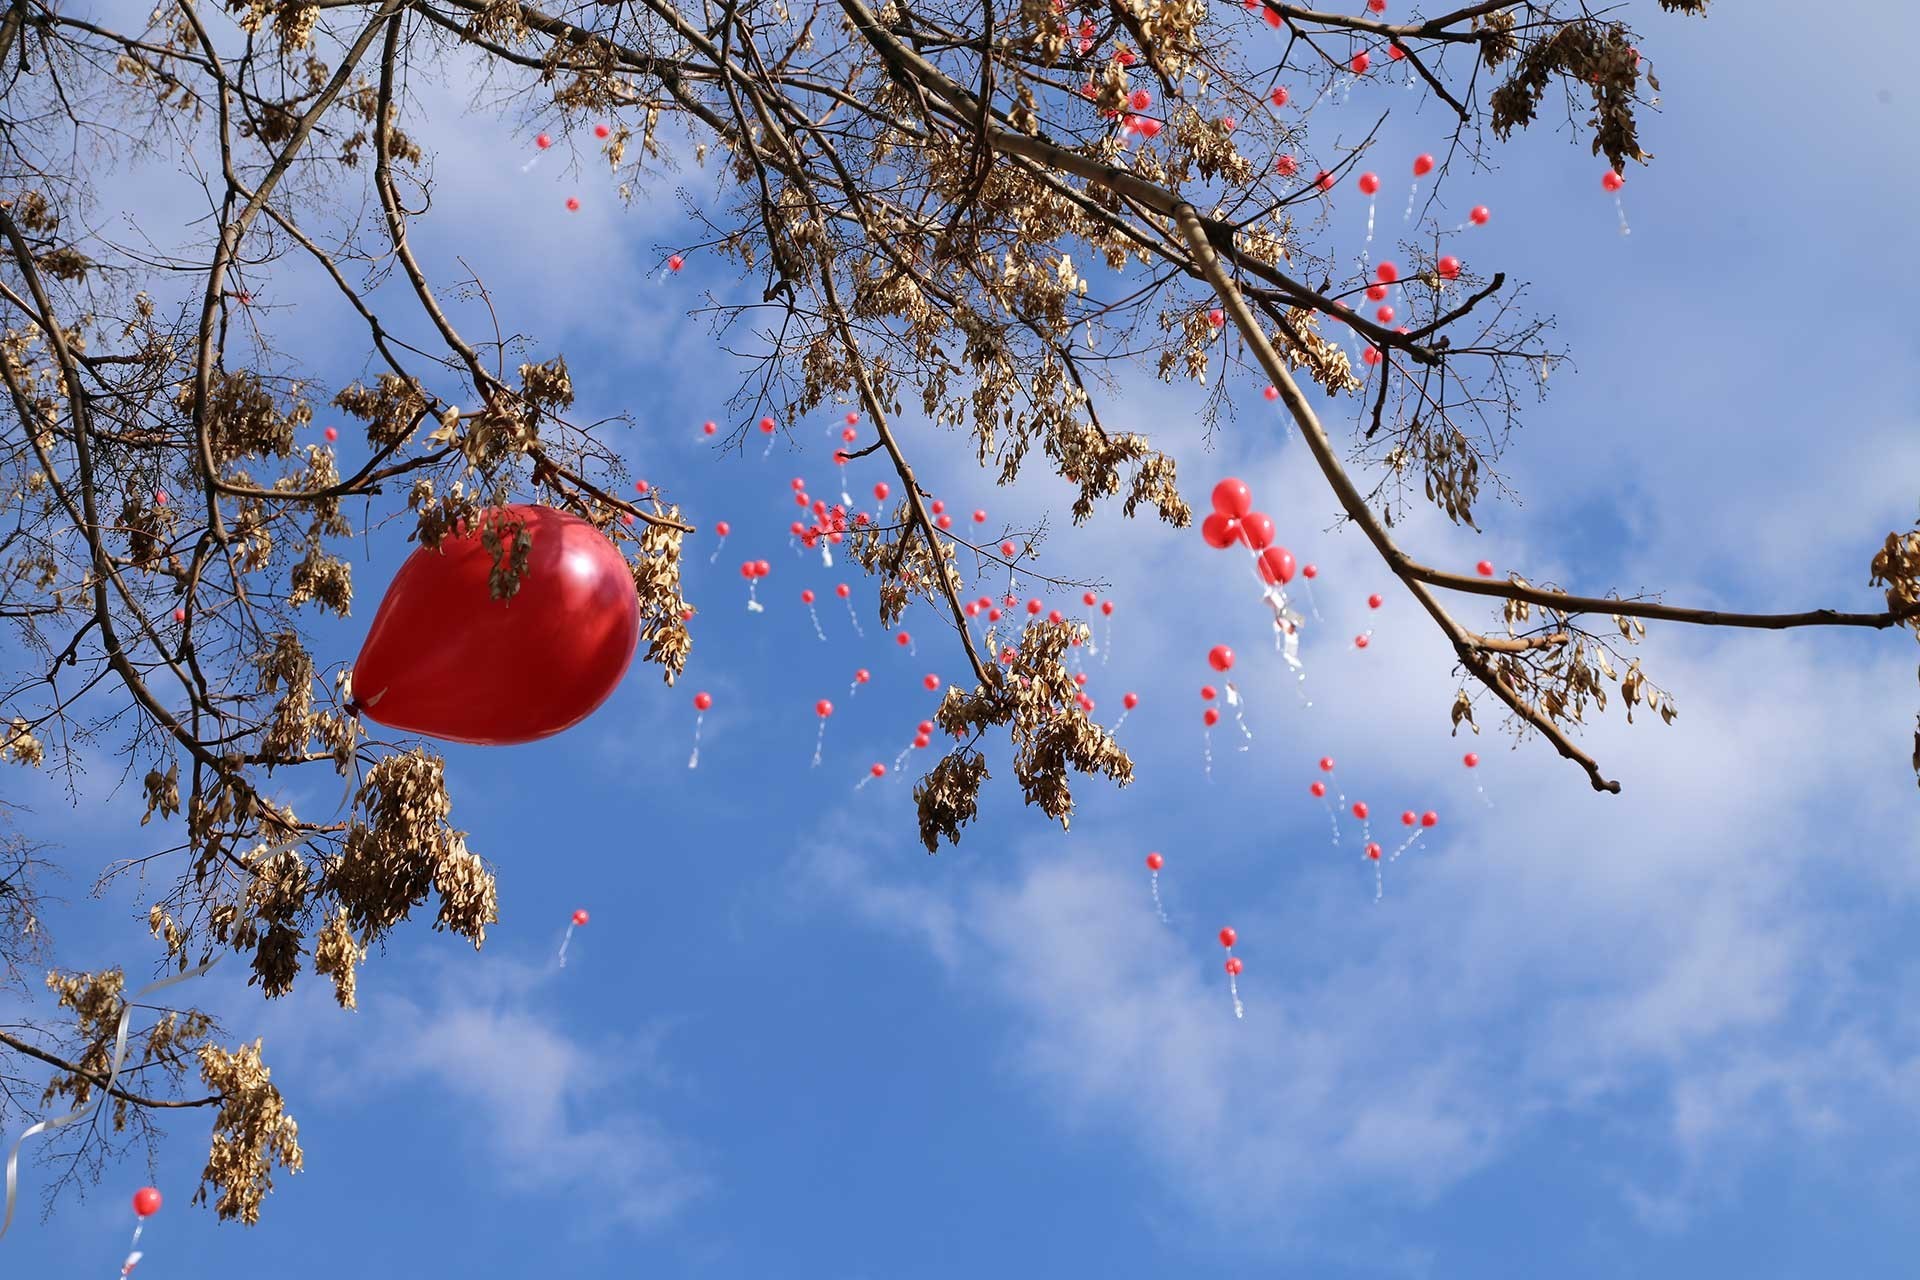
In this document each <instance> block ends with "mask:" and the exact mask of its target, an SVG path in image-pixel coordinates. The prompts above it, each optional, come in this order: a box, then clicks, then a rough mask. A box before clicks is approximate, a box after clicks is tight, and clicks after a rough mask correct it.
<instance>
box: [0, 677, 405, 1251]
mask: <svg viewBox="0 0 1920 1280" xmlns="http://www.w3.org/2000/svg"><path fill="white" fill-rule="evenodd" d="M385 693H386V690H385V689H382V690H381V691H380V692H379V693H378V694H375V695H374V701H376V702H377V701H379V699H380V698H381V697H382V696H384V695H385ZM357 781H358V779H357V778H356V777H355V776H354V775H353V774H351V773H349V774H348V775H347V790H346V794H345V795H343V796H341V797H340V803H339V805H338V806H336V807H335V809H334V813H335V814H336V815H337V814H339V812H340V810H341V809H344V808H346V807H347V805H348V804H349V803H350V802H351V801H352V800H353V792H354V784H355V783H356V782H357ZM310 839H312V837H311V836H295V837H293V838H292V839H290V840H282V841H281V842H280V843H279V844H276V845H273V846H271V847H269V848H268V849H267V851H266V853H265V855H263V856H264V857H267V858H271V857H273V856H275V855H276V854H280V853H283V852H285V851H286V850H288V849H291V848H293V847H294V846H295V845H302V844H306V843H307V842H308V841H309V840H310ZM221 959H222V957H220V956H215V957H214V958H213V959H211V960H208V961H207V962H206V963H204V964H202V965H199V966H198V967H196V968H193V969H188V970H187V971H186V972H184V973H176V974H174V975H172V976H171V977H166V978H162V979H160V980H159V981H158V982H150V983H148V984H147V985H146V986H144V987H142V988H140V989H139V990H138V991H136V992H134V993H133V995H132V996H131V997H129V998H127V999H126V1000H124V1001H123V1002H122V1003H121V1005H120V1021H119V1023H118V1025H117V1026H116V1027H115V1029H114V1035H113V1062H112V1064H111V1065H110V1066H109V1067H108V1069H107V1080H106V1083H105V1084H103V1085H101V1086H100V1092H99V1094H98V1095H97V1096H96V1097H95V1098H94V1099H93V1100H92V1101H90V1102H87V1103H85V1104H83V1105H82V1106H81V1107H79V1108H78V1109H77V1110H75V1111H71V1112H69V1113H68V1114H66V1115H64V1116H60V1117H58V1118H57V1119H53V1120H42V1121H41V1122H40V1123H39V1124H36V1125H33V1126H32V1127H30V1128H29V1129H28V1130H27V1131H26V1132H25V1133H23V1134H21V1135H20V1137H19V1138H18V1139H16V1140H15V1142H14V1144H13V1149H12V1150H11V1151H9V1152H7V1203H6V1210H5V1212H4V1214H0V1238H4V1237H5V1236H6V1234H7V1230H8V1228H10V1227H11V1226H13V1210H14V1206H15V1201H16V1200H17V1198H18V1194H19V1190H20V1148H22V1147H24V1146H25V1145H26V1144H27V1139H28V1138H31V1137H33V1136H34V1135H35V1134H37V1133H52V1132H53V1131H54V1130H56V1129H64V1128H66V1127H67V1126H68V1125H70V1124H74V1123H77V1122H78V1121H81V1120H84V1119H86V1118H87V1117H88V1116H90V1115H92V1114H93V1113H94V1112H96V1111H98V1110H99V1109H100V1108H101V1107H102V1106H104V1105H105V1103H106V1100H107V1099H108V1098H109V1097H111V1096H112V1095H113V1084H114V1081H115V1080H117V1079H119V1078H120V1068H121V1067H122V1066H124V1065H125V1064H126V1060H127V1029H128V1024H129V1023H131V1022H132V1020H133V1009H134V1006H135V1005H136V1004H138V1003H140V1001H142V1000H144V999H146V998H147V997H148V996H150V995H152V994H153V993H154V992H156V991H164V990H165V989H166V988H168V987H171V986H174V985H176V984H178V983H182V982H187V981H189V980H191V979H193V978H198V977H200V976H201V975H203V974H204V973H206V971H207V970H209V969H211V968H213V966H215V965H217V964H219V963H220V961H221ZM134 1240H135V1242H136V1243H138V1241H139V1237H138V1236H137V1235H136V1236H135V1237H134ZM138 1260H139V1255H138V1254H135V1255H134V1256H133V1258H132V1259H130V1260H129V1261H130V1264H131V1262H137V1261H138ZM129 1269H131V1267H130V1266H129ZM121 1274H123V1275H124V1274H126V1273H125V1272H122V1273H121Z"/></svg>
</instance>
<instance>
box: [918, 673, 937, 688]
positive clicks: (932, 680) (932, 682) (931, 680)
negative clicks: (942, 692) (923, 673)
mask: <svg viewBox="0 0 1920 1280" xmlns="http://www.w3.org/2000/svg"><path fill="white" fill-rule="evenodd" d="M920 683H921V684H924V685H925V686H927V688H929V689H938V688H939V687H940V677H939V676H936V675H929V676H928V677H927V678H926V679H924V680H922V681H921V682H920Z"/></svg>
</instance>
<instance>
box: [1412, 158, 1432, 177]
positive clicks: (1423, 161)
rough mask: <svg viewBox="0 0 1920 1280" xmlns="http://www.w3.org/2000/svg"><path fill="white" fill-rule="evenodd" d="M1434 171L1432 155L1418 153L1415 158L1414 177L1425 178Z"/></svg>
mask: <svg viewBox="0 0 1920 1280" xmlns="http://www.w3.org/2000/svg"><path fill="white" fill-rule="evenodd" d="M1432 172H1433V157H1432V156H1429V155H1417V156H1415V157H1414V158H1413V176H1414V177H1416V178H1424V177H1426V176H1427V175H1428V174H1430V173H1432Z"/></svg>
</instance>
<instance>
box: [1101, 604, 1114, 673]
mask: <svg viewBox="0 0 1920 1280" xmlns="http://www.w3.org/2000/svg"><path fill="white" fill-rule="evenodd" d="M1103 630H1104V632H1105V634H1104V635H1103V636H1102V638H1101V640H1100V665H1101V666H1103V667H1104V666H1106V665H1107V657H1108V655H1110V654H1111V653H1112V652H1113V615H1112V614H1108V615H1107V625H1106V627H1105V628H1103Z"/></svg>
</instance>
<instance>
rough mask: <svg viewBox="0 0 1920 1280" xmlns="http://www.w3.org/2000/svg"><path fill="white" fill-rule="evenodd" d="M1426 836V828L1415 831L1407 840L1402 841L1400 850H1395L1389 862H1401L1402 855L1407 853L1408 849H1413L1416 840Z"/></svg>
mask: <svg viewBox="0 0 1920 1280" xmlns="http://www.w3.org/2000/svg"><path fill="white" fill-rule="evenodd" d="M1425 834H1426V828H1425V827H1421V828H1420V829H1419V830H1417V831H1415V832H1414V833H1413V834H1412V835H1410V836H1408V837H1407V838H1406V839H1405V840H1402V841H1401V842H1400V847H1399V848H1398V849H1395V850H1394V851H1393V853H1392V854H1390V855H1389V856H1388V858H1387V861H1388V862H1398V861H1400V855H1401V854H1403V853H1405V852H1406V851H1407V850H1408V849H1411V848H1412V847H1413V842H1414V841H1415V840H1418V839H1419V838H1420V837H1421V836H1423V835H1425Z"/></svg>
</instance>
